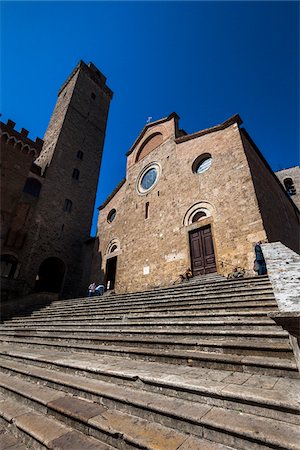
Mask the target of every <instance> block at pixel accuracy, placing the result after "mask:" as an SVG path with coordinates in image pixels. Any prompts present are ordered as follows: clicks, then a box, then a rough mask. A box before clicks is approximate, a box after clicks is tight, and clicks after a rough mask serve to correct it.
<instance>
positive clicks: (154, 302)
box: [37, 288, 274, 313]
mask: <svg viewBox="0 0 300 450" xmlns="http://www.w3.org/2000/svg"><path fill="white" fill-rule="evenodd" d="M258 296H259V297H260V298H261V297H263V299H265V298H266V299H273V300H274V294H273V291H272V289H271V288H268V289H263V290H262V289H259V290H251V291H249V290H247V291H239V290H237V291H236V292H232V291H228V292H220V293H203V294H199V293H197V292H195V293H190V294H184V295H183V294H182V295H180V296H165V297H163V298H162V297H158V296H155V297H153V298H149V297H147V296H145V297H142V298H140V299H138V300H136V299H129V300H128V301H126V302H125V301H121V300H120V299H119V300H118V299H117V298H116V297H114V296H111V297H110V301H104V300H103V297H101V296H100V297H93V298H92V299H91V298H82V299H76V300H74V301H73V304H68V305H64V304H63V303H62V304H57V302H53V303H51V305H49V306H46V307H45V308H43V309H42V310H39V311H37V313H40V312H50V311H53V310H55V311H67V310H69V309H77V308H83V307H86V308H89V309H91V308H92V307H93V306H96V307H98V306H99V305H100V306H101V308H102V309H109V308H111V307H112V306H113V307H114V308H120V309H121V308H123V309H124V308H125V309H126V307H130V308H131V307H133V306H136V307H138V306H141V305H142V306H143V307H154V306H160V305H166V304H174V305H176V304H178V305H180V304H185V303H186V302H188V303H189V304H190V303H193V304H198V303H200V304H201V303H205V302H212V303H220V302H222V301H223V302H226V301H227V302H231V301H234V300H237V301H238V300H241V301H243V300H255V299H257V297H258Z"/></svg>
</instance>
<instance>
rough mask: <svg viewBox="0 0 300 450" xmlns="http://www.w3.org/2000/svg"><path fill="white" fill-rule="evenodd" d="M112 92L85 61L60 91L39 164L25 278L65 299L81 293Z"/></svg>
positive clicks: (101, 77)
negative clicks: (38, 188)
mask: <svg viewBox="0 0 300 450" xmlns="http://www.w3.org/2000/svg"><path fill="white" fill-rule="evenodd" d="M112 95H113V93H112V91H111V90H110V89H109V88H108V86H107V85H106V78H105V77H104V76H103V75H102V73H101V72H100V71H99V70H98V69H97V68H96V67H95V66H94V65H93V64H92V63H89V64H88V65H87V64H85V63H84V62H82V61H80V62H79V64H78V65H77V66H76V67H75V69H74V70H73V72H72V73H71V75H70V76H69V78H68V79H67V80H66V82H65V83H64V84H63V86H62V87H61V89H60V91H59V93H58V99H57V102H56V105H55V109H54V112H53V114H52V117H51V120H50V123H49V126H48V129H47V131H46V134H45V137H44V141H45V142H44V146H43V150H42V152H41V154H40V156H39V158H38V159H37V160H36V161H35V163H36V164H37V165H38V166H40V167H41V170H42V175H43V178H44V181H43V187H42V189H41V193H40V198H39V201H38V204H37V206H36V210H35V215H34V219H33V221H32V226H31V230H30V234H29V236H28V239H27V241H26V245H25V248H24V252H23V258H24V260H25V261H26V264H23V265H22V267H21V271H20V277H21V278H22V279H26V280H30V284H31V285H32V286H34V285H35V289H36V290H38V291H53V292H59V293H60V294H62V295H63V296H64V297H71V296H74V295H78V293H79V292H80V290H81V289H82V287H81V283H82V279H81V278H82V276H81V274H82V266H81V261H82V260H83V256H84V255H83V253H84V247H85V242H86V241H87V239H88V238H89V233H90V228H91V222H92V217H93V209H94V202H95V196H96V190H97V183H98V177H99V170H100V165H101V159H102V151H103V144H104V137H105V129H106V123H107V116H108V110H109V105H110V101H111V98H112Z"/></svg>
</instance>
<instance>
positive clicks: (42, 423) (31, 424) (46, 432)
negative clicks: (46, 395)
mask: <svg viewBox="0 0 300 450" xmlns="http://www.w3.org/2000/svg"><path fill="white" fill-rule="evenodd" d="M15 423H16V425H17V427H18V428H20V429H21V430H23V431H25V432H26V433H28V434H30V435H31V436H32V437H34V438H35V439H37V440H38V441H39V442H41V443H42V444H44V445H46V446H48V445H49V443H50V442H51V441H52V440H53V439H56V438H58V437H60V436H62V435H63V434H66V433H68V432H69V431H71V428H70V427H67V426H66V425H63V424H60V423H59V422H58V421H54V420H52V419H49V418H48V417H46V416H44V415H41V414H36V413H28V414H24V415H22V416H20V417H17V418H16V420H15Z"/></svg>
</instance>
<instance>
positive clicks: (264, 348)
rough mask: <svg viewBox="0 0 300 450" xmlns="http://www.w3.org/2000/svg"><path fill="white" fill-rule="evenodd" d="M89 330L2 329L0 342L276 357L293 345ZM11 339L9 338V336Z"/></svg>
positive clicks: (290, 356) (288, 353)
mask: <svg viewBox="0 0 300 450" xmlns="http://www.w3.org/2000/svg"><path fill="white" fill-rule="evenodd" d="M89 331H90V332H89V333H86V332H82V331H80V330H78V329H74V330H73V331H69V330H61V331H50V332H49V333H47V332H46V331H42V332H37V331H19V332H17V333H14V332H7V333H4V332H2V333H1V335H0V339H1V340H2V342H3V341H4V342H13V341H14V338H16V339H17V341H19V339H20V338H21V339H25V341H26V342H27V341H28V338H30V342H31V343H34V342H35V341H36V340H39V339H43V340H44V342H46V340H47V339H51V341H62V340H66V339H67V340H68V343H70V344H77V343H80V344H91V343H92V344H97V343H99V344H113V345H115V346H121V347H128V346H129V347H138V346H139V347H140V348H158V349H169V350H173V349H186V350H201V351H208V352H218V353H232V354H237V355H258V356H259V355H265V354H266V353H267V357H269V356H272V357H275V356H277V357H278V358H287V359H293V352H292V348H291V347H290V345H289V341H288V340H287V339H285V340H279V342H278V340H277V339H276V340H275V339H261V340H258V339H257V338H253V339H249V338H248V337H243V336H242V337H239V338H238V339H233V338H232V337H229V338H228V337H225V338H224V337H222V336H221V337H220V338H219V339H216V338H215V339H213V338H212V337H211V336H210V335H209V336H207V337H206V339H201V340H200V339H197V337H193V336H192V337H190V336H189V335H187V337H186V336H185V337H180V336H179V337H178V336H171V337H165V336H155V337H153V336H144V335H137V336H132V335H123V336H122V335H115V334H114V335H112V336H108V335H105V334H102V333H99V332H97V331H94V330H89ZM11 338H12V339H11Z"/></svg>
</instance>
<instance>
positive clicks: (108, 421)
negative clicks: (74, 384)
mask: <svg viewBox="0 0 300 450" xmlns="http://www.w3.org/2000/svg"><path fill="white" fill-rule="evenodd" d="M89 423H90V424H91V425H93V426H95V427H96V426H99V427H100V428H101V429H102V428H103V429H107V430H108V431H110V432H111V433H113V432H116V431H117V430H122V433H123V435H124V437H125V438H126V439H127V440H128V441H129V442H133V443H134V442H139V441H140V442H143V445H145V446H148V447H149V448H151V449H153V450H154V449H155V450H161V449H164V450H176V449H177V448H178V447H179V446H180V445H181V444H182V443H183V442H184V441H185V440H186V438H187V436H186V435H184V434H183V433H179V432H178V431H176V430H172V429H170V428H166V427H164V426H162V425H159V424H157V423H151V422H148V421H147V420H144V419H139V418H137V417H134V416H129V415H127V414H123V413H120V412H118V411H116V410H114V411H106V412H105V413H103V414H102V415H101V416H98V417H94V418H93V419H90V420H89Z"/></svg>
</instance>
